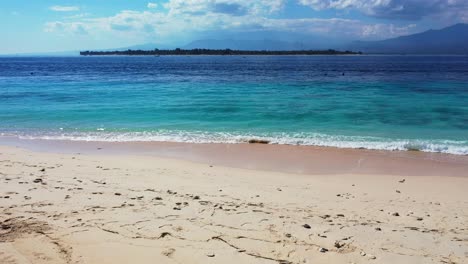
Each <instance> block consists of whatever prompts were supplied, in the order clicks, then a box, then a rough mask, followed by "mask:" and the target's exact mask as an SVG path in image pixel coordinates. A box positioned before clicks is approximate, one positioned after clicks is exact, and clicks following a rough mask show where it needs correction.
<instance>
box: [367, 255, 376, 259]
mask: <svg viewBox="0 0 468 264" xmlns="http://www.w3.org/2000/svg"><path fill="white" fill-rule="evenodd" d="M367 256H368V257H369V259H376V257H375V256H374V255H370V254H369V255H367Z"/></svg>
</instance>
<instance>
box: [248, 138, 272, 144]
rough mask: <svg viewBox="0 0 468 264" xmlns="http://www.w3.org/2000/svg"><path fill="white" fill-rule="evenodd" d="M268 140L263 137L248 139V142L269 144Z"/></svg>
mask: <svg viewBox="0 0 468 264" xmlns="http://www.w3.org/2000/svg"><path fill="white" fill-rule="evenodd" d="M269 143H270V141H269V140H264V139H250V140H249V144H269Z"/></svg>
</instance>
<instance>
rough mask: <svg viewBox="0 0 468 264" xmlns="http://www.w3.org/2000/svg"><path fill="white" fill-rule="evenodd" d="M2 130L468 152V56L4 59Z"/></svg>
mask: <svg viewBox="0 0 468 264" xmlns="http://www.w3.org/2000/svg"><path fill="white" fill-rule="evenodd" d="M0 135H1V136H15V137H19V138H25V139H59V140H84V141H173V142H191V143H246V142H247V141H248V140H249V139H265V140H268V141H270V142H271V143H272V144H293V145H313V146H330V147H339V148H365V149H382V150H419V151H426V152H442V153H451V154H458V155H467V154H468V57H467V56H367V55H365V56H161V57H153V56H143V57H139V56H135V57H127V56H122V57H118V56H117V57H114V56H108V57H107V56H103V57H68V58H59V57H55V58H47V57H36V58H23V57H10V58H0Z"/></svg>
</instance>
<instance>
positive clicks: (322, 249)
mask: <svg viewBox="0 0 468 264" xmlns="http://www.w3.org/2000/svg"><path fill="white" fill-rule="evenodd" d="M318 251H320V252H322V253H325V252H327V251H328V249H326V248H323V247H321V248H319V249H318Z"/></svg>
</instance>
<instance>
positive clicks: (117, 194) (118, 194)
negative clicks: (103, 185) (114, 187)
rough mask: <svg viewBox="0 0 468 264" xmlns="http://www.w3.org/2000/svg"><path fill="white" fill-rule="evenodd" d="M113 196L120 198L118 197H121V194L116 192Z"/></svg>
mask: <svg viewBox="0 0 468 264" xmlns="http://www.w3.org/2000/svg"><path fill="white" fill-rule="evenodd" d="M114 195H116V196H120V195H122V194H121V193H118V192H116V193H114Z"/></svg>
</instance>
